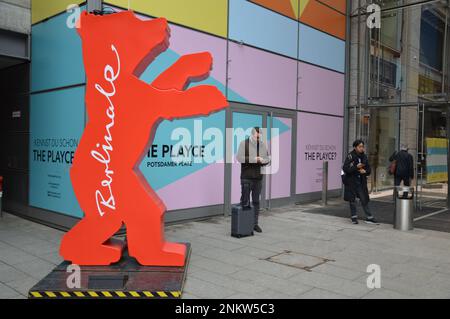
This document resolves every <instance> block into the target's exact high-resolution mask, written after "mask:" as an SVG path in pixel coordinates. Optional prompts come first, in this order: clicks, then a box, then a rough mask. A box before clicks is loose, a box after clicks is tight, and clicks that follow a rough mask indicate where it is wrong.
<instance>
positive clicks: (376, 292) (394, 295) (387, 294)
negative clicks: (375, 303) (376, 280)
mask: <svg viewBox="0 0 450 319" xmlns="http://www.w3.org/2000/svg"><path fill="white" fill-rule="evenodd" d="M414 298H415V297H413V296H409V295H404V294H401V293H398V292H395V291H392V290H388V289H382V288H380V289H372V291H370V292H369V293H368V294H367V295H365V296H364V297H363V298H362V299H414Z"/></svg>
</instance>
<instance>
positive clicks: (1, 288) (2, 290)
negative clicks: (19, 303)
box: [0, 283, 20, 299]
mask: <svg viewBox="0 0 450 319" xmlns="http://www.w3.org/2000/svg"><path fill="white" fill-rule="evenodd" d="M19 297H20V293H19V292H18V291H16V290H14V289H12V288H11V287H8V286H7V285H5V284H2V283H0V299H16V298H19Z"/></svg>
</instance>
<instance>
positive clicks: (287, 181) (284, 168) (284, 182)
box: [266, 117, 292, 199]
mask: <svg viewBox="0 0 450 319" xmlns="http://www.w3.org/2000/svg"><path fill="white" fill-rule="evenodd" d="M277 119H278V120H280V121H281V122H283V123H284V124H285V125H287V126H289V127H290V128H292V120H291V119H287V118H280V117H279V118H277ZM277 144H278V147H277V146H276V145H277ZM269 145H271V146H272V164H271V168H272V174H271V176H270V177H269V176H267V180H269V179H270V184H271V185H272V189H271V191H272V194H271V198H272V199H276V198H284V197H290V196H291V160H292V130H289V131H287V132H284V133H282V134H281V135H279V136H276V137H274V138H272V140H271V141H270V143H269ZM266 185H267V187H266V191H267V194H268V196H267V197H269V194H270V193H269V183H267V184H266Z"/></svg>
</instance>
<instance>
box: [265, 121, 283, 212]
mask: <svg viewBox="0 0 450 319" xmlns="http://www.w3.org/2000/svg"><path fill="white" fill-rule="evenodd" d="M267 122H268V123H269V125H268V128H267V134H268V133H269V132H270V146H269V154H270V156H272V141H273V132H272V126H273V112H270V121H267ZM267 134H266V135H267ZM277 156H280V154H278V155H277ZM269 170H270V172H269V194H268V197H269V199H268V205H267V208H268V210H270V209H272V163H271V164H270V166H269Z"/></svg>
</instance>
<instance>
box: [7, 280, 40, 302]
mask: <svg viewBox="0 0 450 319" xmlns="http://www.w3.org/2000/svg"><path fill="white" fill-rule="evenodd" d="M38 282H39V280H38V279H36V278H33V277H30V276H26V277H23V278H21V279H19V280H15V281H11V282H8V283H7V285H8V286H9V287H10V288H13V289H15V290H16V291H18V292H19V293H20V294H21V295H22V296H24V297H27V296H28V291H29V290H30V289H31V288H32V287H33V286H34V285H36V284H37V283H38Z"/></svg>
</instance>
